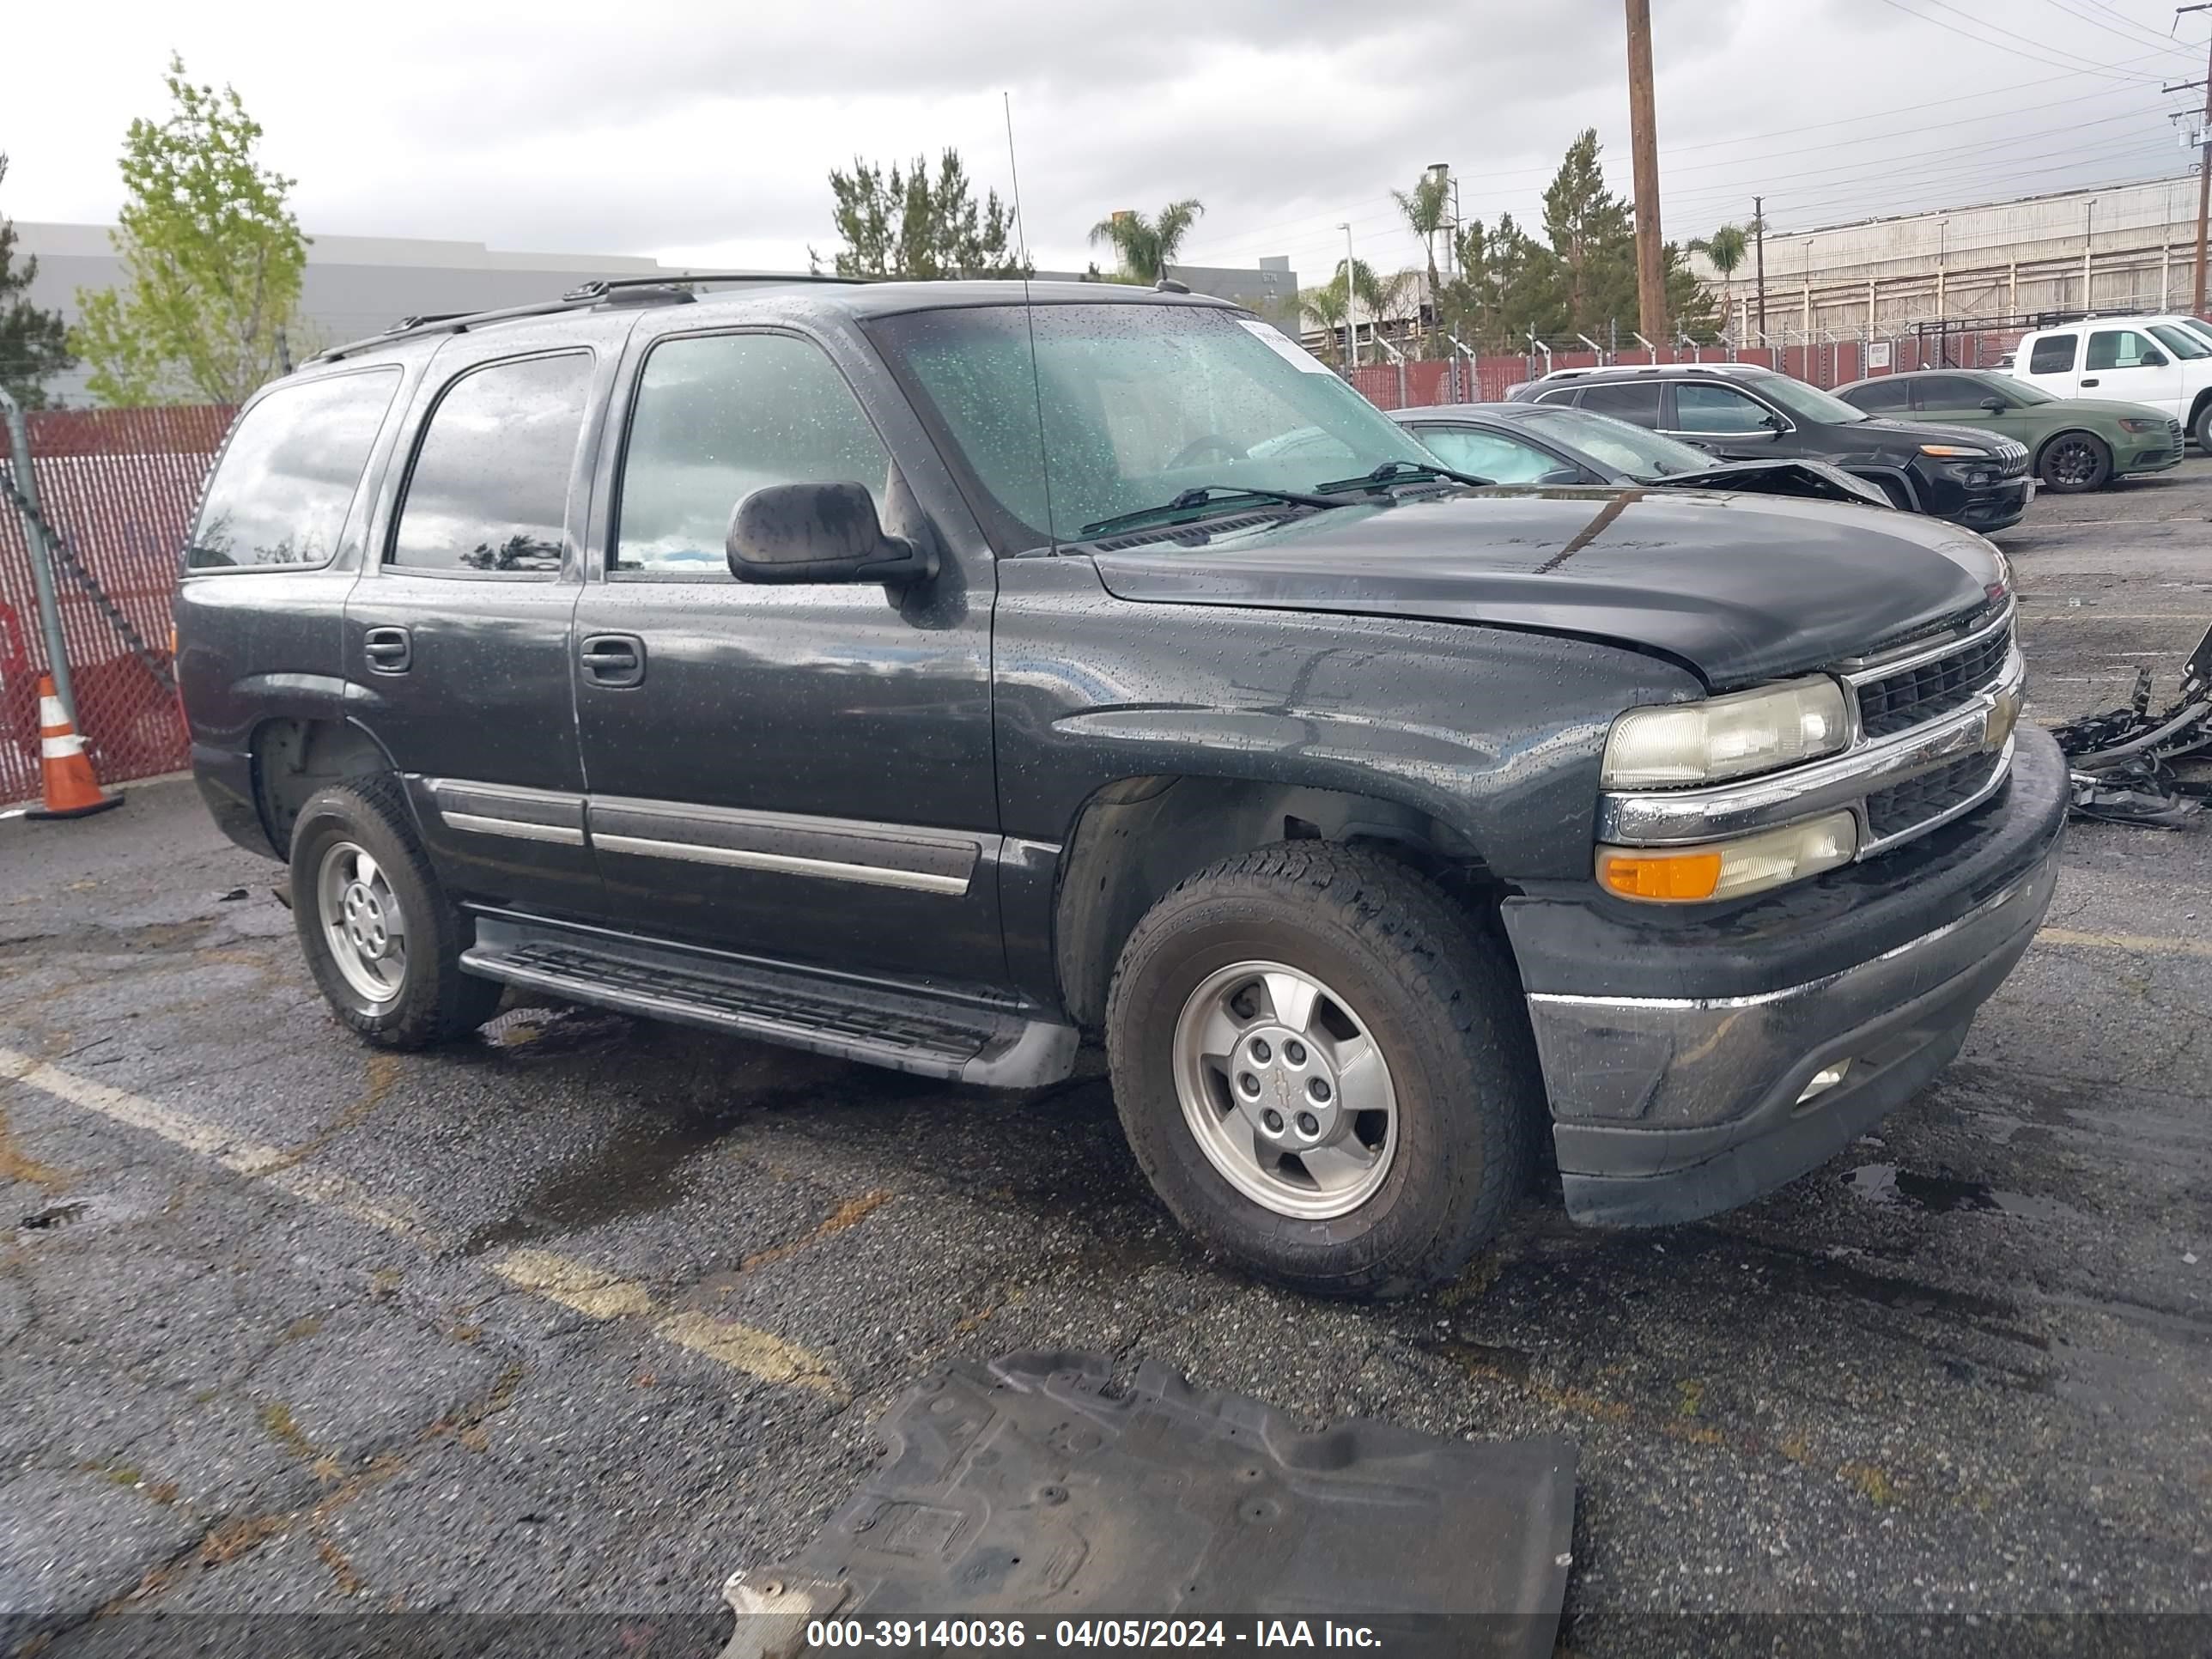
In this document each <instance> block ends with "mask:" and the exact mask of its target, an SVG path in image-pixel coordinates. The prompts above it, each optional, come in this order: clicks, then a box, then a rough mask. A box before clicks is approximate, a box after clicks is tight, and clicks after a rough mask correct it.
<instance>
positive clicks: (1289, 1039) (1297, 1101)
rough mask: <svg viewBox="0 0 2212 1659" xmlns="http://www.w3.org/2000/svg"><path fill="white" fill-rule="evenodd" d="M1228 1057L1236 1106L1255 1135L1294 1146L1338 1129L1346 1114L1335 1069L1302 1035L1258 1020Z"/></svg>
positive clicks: (1321, 1142)
mask: <svg viewBox="0 0 2212 1659" xmlns="http://www.w3.org/2000/svg"><path fill="white" fill-rule="evenodd" d="M1230 1059H1231V1079H1232V1083H1231V1089H1232V1091H1233V1093H1234V1095H1235V1097H1236V1100H1237V1110H1238V1112H1239V1113H1240V1115H1242V1116H1243V1118H1244V1120H1245V1121H1247V1122H1248V1123H1249V1124H1250V1125H1251V1126H1252V1129H1253V1132H1254V1133H1255V1134H1257V1135H1259V1136H1260V1137H1261V1139H1265V1140H1267V1142H1269V1143H1270V1144H1272V1145H1274V1146H1280V1147H1281V1148H1282V1149H1283V1150H1284V1151H1285V1152H1308V1151H1310V1150H1312V1149H1313V1148H1314V1147H1316V1146H1326V1145H1328V1144H1329V1143H1330V1142H1332V1141H1334V1140H1336V1139H1339V1138H1340V1136H1341V1135H1342V1133H1343V1132H1344V1129H1345V1126H1346V1122H1347V1119H1346V1116H1345V1115H1344V1112H1343V1109H1342V1106H1341V1103H1340V1099H1339V1091H1338V1088H1337V1078H1336V1070H1335V1068H1334V1066H1331V1065H1330V1064H1329V1062H1328V1059H1327V1057H1326V1056H1325V1055H1323V1054H1322V1053H1321V1052H1320V1051H1319V1050H1317V1049H1316V1048H1313V1047H1312V1046H1311V1044H1310V1042H1309V1041H1308V1040H1307V1039H1306V1038H1305V1037H1304V1036H1301V1035H1299V1034H1298V1033H1297V1032H1294V1031H1289V1030H1284V1029H1282V1028H1281V1027H1279V1026H1269V1025H1263V1026H1259V1027H1256V1028H1255V1029H1254V1030H1250V1031H1249V1032H1247V1033H1246V1034H1245V1035H1244V1036H1243V1039H1242V1040H1241V1041H1240V1042H1238V1043H1237V1048H1236V1051H1235V1052H1234V1053H1233V1054H1231V1057H1230Z"/></svg>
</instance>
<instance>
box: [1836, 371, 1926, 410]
mask: <svg viewBox="0 0 2212 1659" xmlns="http://www.w3.org/2000/svg"><path fill="white" fill-rule="evenodd" d="M1836 395H1837V396H1838V397H1839V398H1842V399H1843V400H1844V402H1845V403H1847V404H1850V405H1852V406H1853V407H1854V408H1857V409H1863V410H1866V411H1867V413H1868V414H1869V415H1881V414H1887V413H1888V412H1889V411H1891V410H1899V409H1910V408H1911V406H1912V384H1911V381H1909V380H1875V381H1873V382H1872V383H1870V384H1869V385H1866V386H1853V387H1852V388H1851V389H1850V391H1849V392H1838V393H1837V394H1836Z"/></svg>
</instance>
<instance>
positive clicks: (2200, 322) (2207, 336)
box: [2174, 317, 2212, 344]
mask: <svg viewBox="0 0 2212 1659" xmlns="http://www.w3.org/2000/svg"><path fill="white" fill-rule="evenodd" d="M2174 320H2175V321H2176V322H2178V323H2179V324H2180V325H2181V326H2182V327H2184V328H2185V329H2187V330H2188V331H2190V332H2191V334H2194V335H2195V336H2197V338H2198V339H2200V340H2203V341H2204V342H2205V343H2208V344H2212V323H2208V322H2206V321H2205V320H2204V319H2203V318H2202V317H2179V318H2176V319H2174Z"/></svg>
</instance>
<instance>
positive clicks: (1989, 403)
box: [1982, 398, 2006, 415]
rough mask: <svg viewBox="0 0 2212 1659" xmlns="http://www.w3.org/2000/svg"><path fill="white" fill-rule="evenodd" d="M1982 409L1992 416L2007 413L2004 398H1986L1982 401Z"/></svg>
mask: <svg viewBox="0 0 2212 1659" xmlns="http://www.w3.org/2000/svg"><path fill="white" fill-rule="evenodd" d="M1982 407H1983V408H1984V409H1986V410H1989V411H1990V414H1992V415H2002V414H2003V413H2004V412H2005V407H2006V405H2005V400H2004V399H2003V398H1983V399H1982Z"/></svg>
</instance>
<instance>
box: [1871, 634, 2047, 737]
mask: <svg viewBox="0 0 2212 1659" xmlns="http://www.w3.org/2000/svg"><path fill="white" fill-rule="evenodd" d="M2011 650H2012V629H2011V627H2010V626H2009V625H2008V626H2006V627H2003V628H1996V629H1990V631H1989V632H1988V633H1986V634H1984V635H1982V636H1981V637H1980V638H1978V639H1975V640H1970V641H1967V642H1966V644H1965V645H1962V646H1960V647H1959V649H1958V650H1956V651H1954V652H1949V653H1946V654H1944V655H1942V656H1940V657H1935V658H1932V659H1929V660H1928V661H1925V662H1921V663H1917V664H1915V665H1913V666H1911V667H1910V668H1903V669H1899V671H1897V672H1895V673H1893V674H1881V675H1879V676H1878V677H1877V678H1872V679H1864V680H1861V681H1860V682H1859V683H1858V694H1859V729H1860V731H1861V732H1864V733H1865V735H1866V736H1868V737H1869V738H1887V737H1893V736H1895V735H1896V734H1897V733H1898V732H1905V731H1910V730H1911V728H1912V727H1914V726H1918V725H1920V724H1922V723H1923V721H1927V720H1936V719H1938V718H1939V717H1941V716H1942V715H1944V714H1949V713H1950V712H1951V710H1953V709H1954V708H1964V707H1965V706H1966V704H1967V702H1970V701H1971V700H1972V697H1973V696H1974V694H1975V693H1976V692H1977V691H1979V690H1981V689H1982V688H1983V687H1984V686H1985V685H1987V684H1989V683H1990V681H1992V680H1994V679H1995V678H1996V677H1997V676H1998V675H1999V674H2000V673H2002V671H2003V670H2004V665H2005V658H2006V657H2007V656H2008V654H2009V653H2011Z"/></svg>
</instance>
